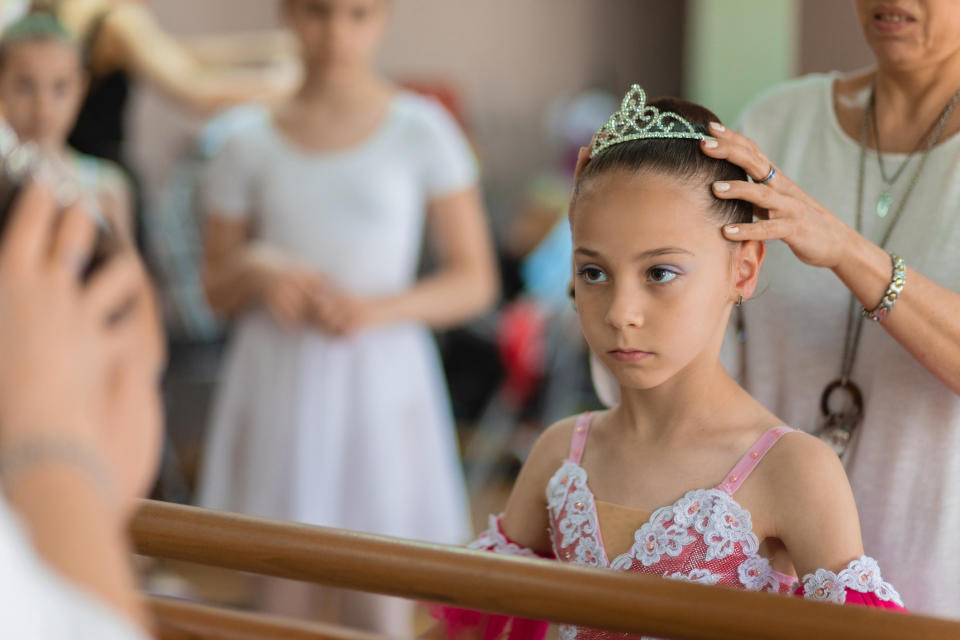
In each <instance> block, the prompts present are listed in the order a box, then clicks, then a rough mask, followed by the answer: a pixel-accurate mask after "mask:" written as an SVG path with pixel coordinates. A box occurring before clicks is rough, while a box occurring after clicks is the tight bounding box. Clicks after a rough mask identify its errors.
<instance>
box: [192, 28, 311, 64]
mask: <svg viewBox="0 0 960 640" xmlns="http://www.w3.org/2000/svg"><path fill="white" fill-rule="evenodd" d="M181 42H182V45H183V47H184V48H185V49H186V50H187V51H188V52H189V53H190V55H192V56H193V57H194V59H195V60H197V61H198V62H200V63H202V64H206V65H221V66H222V65H257V66H263V65H272V64H285V63H290V62H293V63H296V62H297V60H298V59H297V43H296V39H295V38H294V37H293V36H292V35H290V33H289V32H288V31H286V30H284V29H268V30H261V31H245V32H242V33H223V34H209V35H203V36H193V37H190V38H184V39H183V40H182V41H181Z"/></svg>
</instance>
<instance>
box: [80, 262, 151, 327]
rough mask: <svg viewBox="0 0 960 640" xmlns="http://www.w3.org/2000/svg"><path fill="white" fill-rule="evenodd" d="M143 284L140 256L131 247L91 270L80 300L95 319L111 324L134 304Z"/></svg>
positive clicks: (144, 283) (144, 284)
mask: <svg viewBox="0 0 960 640" xmlns="http://www.w3.org/2000/svg"><path fill="white" fill-rule="evenodd" d="M147 286H148V280H147V276H146V273H145V271H144V269H143V265H142V264H141V263H140V259H139V258H138V257H137V256H136V254H134V253H133V252H132V251H131V252H128V253H123V254H120V255H117V256H116V257H114V258H112V259H111V260H110V261H109V262H107V263H106V264H105V265H104V266H103V267H102V268H101V269H98V270H97V271H96V272H95V273H94V275H93V276H92V277H91V279H90V282H89V284H88V285H87V286H86V288H85V289H84V293H83V304H84V306H85V308H86V310H87V313H88V314H90V316H92V317H93V318H95V319H96V321H98V322H105V323H106V324H113V323H114V322H116V321H118V320H119V319H120V318H121V317H122V316H123V314H124V313H125V312H126V311H127V310H128V309H129V308H130V307H131V306H133V305H134V304H136V302H137V299H138V298H139V297H140V295H141V294H142V293H143V292H144V290H145V287H147Z"/></svg>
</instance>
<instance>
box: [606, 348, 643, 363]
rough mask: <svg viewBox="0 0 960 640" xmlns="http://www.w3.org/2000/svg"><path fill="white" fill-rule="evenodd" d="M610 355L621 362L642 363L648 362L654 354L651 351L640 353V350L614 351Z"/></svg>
mask: <svg viewBox="0 0 960 640" xmlns="http://www.w3.org/2000/svg"><path fill="white" fill-rule="evenodd" d="M610 355H611V356H613V358H614V359H615V360H619V361H620V362H640V361H641V360H646V359H647V358H649V357H650V356H652V355H653V354H652V353H651V352H649V351H640V350H638V349H613V350H612V351H610Z"/></svg>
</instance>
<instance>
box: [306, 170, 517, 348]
mask: <svg viewBox="0 0 960 640" xmlns="http://www.w3.org/2000/svg"><path fill="white" fill-rule="evenodd" d="M427 221H428V225H429V231H430V235H431V237H432V239H433V244H434V246H435V247H436V249H437V253H438V254H439V260H440V267H439V269H438V270H437V271H436V272H435V273H433V274H431V275H428V276H426V277H424V278H422V279H421V280H419V281H418V282H417V283H416V284H414V286H413V287H412V288H410V289H408V290H407V291H405V292H403V293H400V294H398V295H395V296H390V297H386V298H376V299H371V300H364V299H357V298H354V297H352V296H350V295H349V294H347V293H346V292H335V291H333V290H330V291H328V294H327V295H325V296H323V298H322V299H321V300H320V303H319V308H318V314H319V316H320V322H321V324H323V325H324V326H325V327H326V328H328V329H329V330H331V331H333V332H335V333H350V332H352V331H355V330H357V329H360V328H363V327H368V326H376V325H382V324H394V323H399V322H422V323H424V324H427V325H428V326H431V327H434V328H446V327H451V326H454V325H457V324H459V323H461V322H463V321H465V320H467V319H469V318H471V317H473V316H476V315H478V314H480V313H482V312H483V311H485V310H486V309H488V308H489V307H490V306H491V305H493V303H494V301H495V300H496V298H497V295H498V290H499V285H498V282H497V267H496V264H495V259H494V255H493V245H492V241H491V238H490V230H489V228H488V226H487V220H486V216H485V215H484V208H483V204H482V203H481V201H480V194H479V190H478V189H477V188H476V187H471V188H469V189H466V190H464V191H460V192H458V193H454V194H452V195H447V196H444V197H441V198H438V199H437V200H435V201H433V202H431V203H430V205H429V210H428V218H427Z"/></svg>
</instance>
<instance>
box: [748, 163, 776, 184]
mask: <svg viewBox="0 0 960 640" xmlns="http://www.w3.org/2000/svg"><path fill="white" fill-rule="evenodd" d="M775 175H777V170H776V169H774V168H773V165H770V173H768V174H767V177H766V178H764V179H763V180H754V182H756V183H757V184H767V183H768V182H770V181H771V180H773V176H775Z"/></svg>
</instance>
